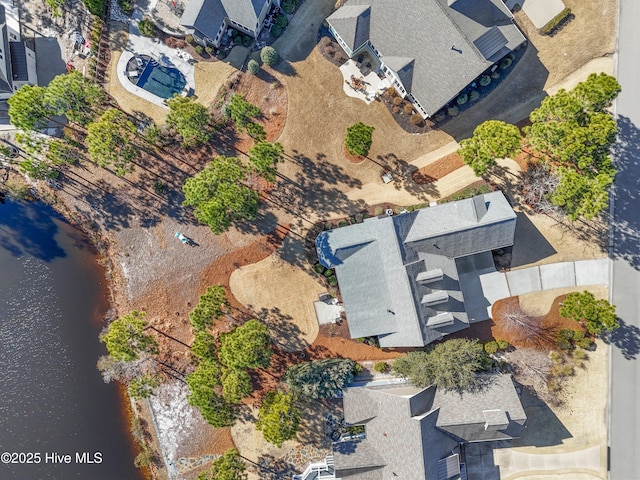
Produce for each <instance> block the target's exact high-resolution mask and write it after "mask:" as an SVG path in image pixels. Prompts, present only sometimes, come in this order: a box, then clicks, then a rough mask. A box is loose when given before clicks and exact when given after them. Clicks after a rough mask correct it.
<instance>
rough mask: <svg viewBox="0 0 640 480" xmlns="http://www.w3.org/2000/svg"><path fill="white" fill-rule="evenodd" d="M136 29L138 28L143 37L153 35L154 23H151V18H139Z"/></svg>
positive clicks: (154, 31) (154, 30) (154, 32)
mask: <svg viewBox="0 0 640 480" xmlns="http://www.w3.org/2000/svg"><path fill="white" fill-rule="evenodd" d="M138 29H139V30H140V35H142V36H143V37H153V36H154V35H155V34H156V24H155V23H153V20H149V19H146V18H145V19H143V20H140V22H139V23H138Z"/></svg>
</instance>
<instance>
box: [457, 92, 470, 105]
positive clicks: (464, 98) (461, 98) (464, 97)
mask: <svg viewBox="0 0 640 480" xmlns="http://www.w3.org/2000/svg"><path fill="white" fill-rule="evenodd" d="M467 100H469V95H467V94H466V93H463V94H462V95H460V96H459V97H458V98H456V103H457V104H458V105H464V104H465V103H467Z"/></svg>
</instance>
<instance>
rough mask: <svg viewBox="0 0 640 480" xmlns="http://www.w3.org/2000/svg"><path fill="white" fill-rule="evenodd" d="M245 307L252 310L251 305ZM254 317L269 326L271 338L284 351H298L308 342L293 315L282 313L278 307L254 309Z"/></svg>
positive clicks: (305, 346)
mask: <svg viewBox="0 0 640 480" xmlns="http://www.w3.org/2000/svg"><path fill="white" fill-rule="evenodd" d="M247 308H249V309H250V310H252V306H251V305H247ZM253 314H254V315H255V317H256V318H257V319H258V320H260V322H261V323H264V324H265V325H266V326H267V327H269V331H270V332H271V338H272V340H273V341H274V342H275V343H276V344H277V345H278V347H279V348H280V349H281V350H283V351H285V352H300V351H302V350H304V349H306V348H307V347H308V346H309V343H308V342H306V341H305V340H303V339H302V335H303V333H304V332H302V331H301V330H300V327H298V325H296V323H295V321H294V319H293V317H292V316H291V315H287V314H285V313H282V311H281V310H280V309H279V308H278V307H273V308H271V309H267V308H262V309H260V310H259V311H254V312H253Z"/></svg>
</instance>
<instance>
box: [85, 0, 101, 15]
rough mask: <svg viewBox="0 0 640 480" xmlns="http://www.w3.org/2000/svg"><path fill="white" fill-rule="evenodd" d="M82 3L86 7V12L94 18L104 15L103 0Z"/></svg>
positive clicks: (87, 0) (86, 0) (88, 0)
mask: <svg viewBox="0 0 640 480" xmlns="http://www.w3.org/2000/svg"><path fill="white" fill-rule="evenodd" d="M83 3H84V4H85V5H86V6H87V10H89V11H90V12H91V13H92V14H93V15H95V16H96V17H102V15H103V14H104V1H103V0H83Z"/></svg>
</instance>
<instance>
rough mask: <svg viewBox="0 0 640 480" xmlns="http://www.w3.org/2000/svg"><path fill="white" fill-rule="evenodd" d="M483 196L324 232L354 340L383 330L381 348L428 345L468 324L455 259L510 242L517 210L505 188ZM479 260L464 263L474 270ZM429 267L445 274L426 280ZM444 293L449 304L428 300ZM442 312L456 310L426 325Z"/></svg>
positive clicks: (320, 246) (320, 241) (324, 252)
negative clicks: (443, 321) (446, 320)
mask: <svg viewBox="0 0 640 480" xmlns="http://www.w3.org/2000/svg"><path fill="white" fill-rule="evenodd" d="M481 200H482V201H480V202H478V199H477V198H476V199H475V200H474V199H467V200H462V201H459V202H451V203H447V204H443V205H439V206H437V207H429V208H424V209H420V210H416V211H414V212H410V213H405V214H401V215H396V216H392V217H388V216H382V217H376V218H370V219H367V220H365V221H364V223H361V224H356V225H351V226H348V227H342V228H338V229H335V230H328V231H325V232H322V233H320V235H318V237H317V239H316V250H317V252H318V258H319V260H320V262H321V263H322V264H323V265H325V266H326V267H330V268H335V271H336V275H337V278H338V283H339V286H340V292H341V294H342V299H343V303H344V307H345V310H346V314H347V321H348V325H349V331H350V334H351V336H352V338H359V337H364V336H372V335H377V336H378V338H379V340H380V345H381V346H383V347H412V346H422V345H426V344H428V343H430V342H432V341H434V340H437V339H439V338H441V337H442V334H443V333H451V332H454V331H457V330H460V329H462V328H466V327H467V326H468V323H469V320H468V316H467V312H466V310H465V299H464V295H463V290H462V287H461V282H460V278H459V272H458V265H457V260H456V259H460V258H462V257H467V256H469V255H474V254H478V253H480V252H484V251H488V250H493V249H497V248H501V247H505V246H508V245H511V244H512V243H513V236H514V232H515V221H516V215H515V213H514V212H513V210H512V209H511V207H510V205H509V203H508V202H507V200H506V198H505V197H504V195H503V194H502V193H501V192H493V193H490V194H486V195H484V196H482V198H481ZM476 263H477V262H474V261H472V259H469V261H466V262H464V261H463V262H462V263H461V265H463V266H464V267H465V268H466V267H469V268H471V271H473V267H474V265H475V264H476ZM480 263H482V267H483V268H484V267H486V265H485V263H486V261H485V262H484V263H483V262H480ZM431 270H436V271H437V270H439V271H441V272H442V276H441V277H440V276H436V277H433V278H431V279H428V280H427V281H425V280H424V279H421V278H422V276H423V275H422V274H424V273H425V272H427V271H431ZM462 273H465V274H466V273H469V272H467V271H466V270H464V271H463V272H462ZM440 291H442V292H444V293H446V295H447V300H446V301H445V302H442V303H437V304H423V303H422V300H423V298H424V297H425V296H427V298H430V297H429V295H430V294H433V293H434V292H440ZM469 291H471V290H469ZM482 306H483V304H481V303H480V304H479V307H478V308H479V309H480V310H481V309H482ZM484 307H485V312H486V306H484ZM444 312H449V313H451V314H452V316H453V324H452V325H445V326H441V327H440V326H438V327H433V328H432V327H429V326H427V325H428V323H429V319H430V318H433V317H434V316H436V315H438V314H441V313H444ZM474 315H475V313H474ZM433 323H434V320H431V324H433Z"/></svg>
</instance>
